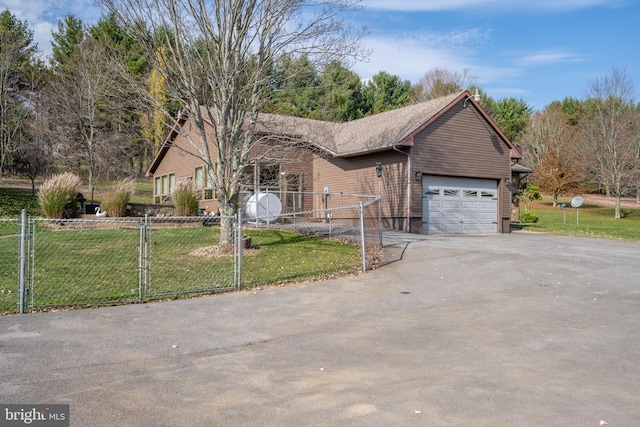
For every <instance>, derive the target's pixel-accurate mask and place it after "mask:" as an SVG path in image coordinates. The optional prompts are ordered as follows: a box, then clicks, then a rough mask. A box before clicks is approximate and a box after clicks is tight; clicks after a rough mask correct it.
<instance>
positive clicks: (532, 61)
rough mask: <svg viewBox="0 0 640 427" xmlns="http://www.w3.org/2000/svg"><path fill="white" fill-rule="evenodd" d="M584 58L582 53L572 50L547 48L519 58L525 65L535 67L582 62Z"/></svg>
mask: <svg viewBox="0 0 640 427" xmlns="http://www.w3.org/2000/svg"><path fill="white" fill-rule="evenodd" d="M583 60H584V58H583V57H582V55H578V54H575V53H572V52H562V51H553V50H547V51H540V52H535V53H529V54H526V55H524V56H523V57H522V58H521V59H520V60H519V63H520V64H521V65H523V66H534V67H535V66H542V65H553V64H560V63H568V62H581V61H583Z"/></svg>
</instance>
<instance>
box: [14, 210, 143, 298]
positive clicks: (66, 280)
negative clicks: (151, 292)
mask: <svg viewBox="0 0 640 427" xmlns="http://www.w3.org/2000/svg"><path fill="white" fill-rule="evenodd" d="M142 232H143V227H142V223H141V222H140V221H136V220H100V221H95V220H73V219H72V220H59V219H57V220H52V219H42V218H30V219H29V221H28V230H27V257H26V260H25V261H26V266H25V270H24V271H25V272H26V274H25V276H26V277H25V289H24V292H25V295H24V301H25V306H26V308H29V309H36V310H42V309H47V308H49V307H63V306H90V305H107V304H114V303H122V302H124V303H133V302H139V301H141V300H142V299H143V297H144V296H143V293H142V291H143V290H142V287H141V281H140V278H141V277H142V275H141V271H142V269H143V268H142V267H143V266H141V264H140V260H141V256H140V254H141V246H140V242H141V235H142ZM54 253H55V254H60V253H64V254H65V256H64V260H63V261H60V258H59V257H57V256H55V257H54V256H50V255H51V254H54ZM56 260H57V261H56Z"/></svg>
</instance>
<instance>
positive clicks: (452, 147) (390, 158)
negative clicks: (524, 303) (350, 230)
mask: <svg viewBox="0 0 640 427" xmlns="http://www.w3.org/2000/svg"><path fill="white" fill-rule="evenodd" d="M260 117H261V118H260V126H261V129H262V132H263V133H264V134H273V135H274V137H273V140H278V138H279V136H282V135H295V136H296V138H300V140H304V141H305V142H307V143H308V144H309V145H305V146H304V147H302V148H299V149H298V152H297V153H298V154H296V157H295V158H293V157H292V158H290V159H289V160H288V161H284V157H283V161H282V162H279V161H278V159H277V157H276V158H273V157H272V159H271V161H269V162H261V163H258V162H257V163H256V165H254V166H253V167H254V170H253V171H248V178H247V179H248V181H247V182H254V183H258V184H259V185H262V184H264V185H270V186H271V187H272V188H273V189H280V190H286V191H304V192H313V193H322V192H329V193H345V194H347V193H349V194H371V195H377V194H380V196H381V199H382V207H381V212H382V222H383V224H382V225H383V227H385V228H392V229H397V230H402V231H405V232H411V233H422V234H438V233H448V234H449V233H508V232H509V224H510V215H511V191H510V188H509V181H510V179H511V176H512V173H511V168H512V164H517V160H519V159H520V158H521V155H520V153H519V152H518V151H517V149H516V148H515V147H514V145H513V144H512V143H511V142H510V141H509V140H508V138H507V137H506V136H505V135H504V134H503V133H502V131H501V130H500V129H499V128H498V126H497V125H496V124H495V123H494V121H493V120H492V119H491V118H490V117H489V116H488V114H487V113H486V112H485V111H484V110H483V109H482V107H481V106H480V105H479V104H478V102H476V100H474V98H473V97H472V96H471V95H470V93H469V92H467V91H464V92H459V93H455V94H451V95H448V96H444V97H441V98H437V99H433V100H430V101H427V102H423V103H419V104H415V105H410V106H407V107H404V108H399V109H396V110H392V111H387V112H384V113H381V114H377V115H374V116H369V117H365V118H362V119H358V120H354V121H351V122H347V123H330V122H323V121H318V120H310V119H300V118H294V117H284V116H277V115H268V114H263V115H261V116H260ZM182 130H183V132H192V131H195V130H194V129H192V128H191V124H190V123H189V119H188V118H186V119H185V120H183V122H182ZM187 146H188V141H187V139H186V138H185V137H184V135H183V134H182V133H181V132H177V131H174V132H172V133H171V134H170V135H169V136H168V138H167V140H166V141H165V143H164V144H163V146H162V148H161V149H160V151H159V152H158V154H157V156H156V158H155V159H154V161H153V163H152V164H151V166H150V168H149V171H148V173H147V176H153V177H154V202H155V203H162V202H163V201H166V200H167V198H168V197H169V196H170V194H171V189H172V187H173V184H174V183H175V181H176V180H177V179H184V178H191V179H195V180H196V182H197V183H198V184H199V186H200V187H201V188H202V191H203V193H202V200H201V202H200V203H201V206H202V207H204V206H209V209H211V207H214V208H215V204H216V201H215V200H213V199H214V198H215V195H214V191H213V188H212V187H211V186H210V185H209V184H208V183H207V182H206V171H205V169H204V165H203V164H202V161H201V160H199V159H198V158H196V157H195V156H192V155H189V154H188V153H187V151H188V150H189V149H188V148H187V149H185V147H187ZM177 147H182V148H183V149H178V148H177ZM211 149H213V147H211ZM286 156H289V154H287V155H286ZM377 165H378V169H377V168H376V166H377ZM258 177H259V178H258ZM284 203H285V204H286V203H289V202H284ZM299 203H303V201H302V200H300V201H299ZM307 203H313V202H312V201H311V202H309V201H307ZM314 208H318V207H317V206H305V209H314Z"/></svg>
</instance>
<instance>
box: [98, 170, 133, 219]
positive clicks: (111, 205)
mask: <svg viewBox="0 0 640 427" xmlns="http://www.w3.org/2000/svg"><path fill="white" fill-rule="evenodd" d="M135 189H136V182H135V180H134V179H131V178H126V179H123V180H122V181H118V182H116V184H115V185H114V186H113V190H111V191H110V192H109V193H107V195H106V196H105V197H104V200H103V201H102V210H103V211H105V212H107V213H108V214H109V216H113V217H122V216H126V214H127V205H128V204H129V200H131V196H132V195H133V193H134V192H135Z"/></svg>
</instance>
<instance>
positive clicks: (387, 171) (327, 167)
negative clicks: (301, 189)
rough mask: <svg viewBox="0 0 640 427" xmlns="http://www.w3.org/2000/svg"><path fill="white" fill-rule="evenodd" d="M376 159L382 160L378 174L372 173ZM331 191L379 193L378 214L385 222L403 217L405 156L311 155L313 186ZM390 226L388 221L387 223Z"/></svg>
mask: <svg viewBox="0 0 640 427" xmlns="http://www.w3.org/2000/svg"><path fill="white" fill-rule="evenodd" d="M376 162H381V163H382V176H381V177H380V178H378V177H377V176H376V169H375V166H376ZM324 187H329V189H330V191H331V193H345V194H361V195H377V194H378V192H380V193H381V196H382V216H383V217H386V218H388V219H389V220H388V222H389V224H393V223H396V224H397V223H399V222H401V221H403V220H404V218H405V217H406V212H407V204H408V201H407V156H406V155H405V154H401V153H398V152H397V151H385V152H380V153H374V154H369V155H365V156H357V157H347V158H320V157H315V158H314V163H313V190H312V191H314V192H322V191H323V190H324ZM389 226H391V225H389Z"/></svg>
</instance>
